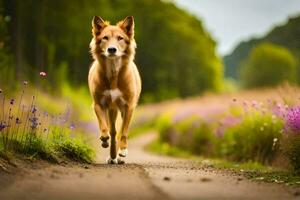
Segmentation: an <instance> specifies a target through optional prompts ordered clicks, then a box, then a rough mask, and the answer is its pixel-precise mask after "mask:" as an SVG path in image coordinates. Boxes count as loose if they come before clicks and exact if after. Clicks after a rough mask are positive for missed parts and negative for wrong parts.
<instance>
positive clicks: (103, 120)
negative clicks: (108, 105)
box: [94, 103, 109, 148]
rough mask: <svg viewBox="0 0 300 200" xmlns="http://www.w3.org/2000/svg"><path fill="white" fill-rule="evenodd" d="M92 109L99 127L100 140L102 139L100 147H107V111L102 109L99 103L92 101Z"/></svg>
mask: <svg viewBox="0 0 300 200" xmlns="http://www.w3.org/2000/svg"><path fill="white" fill-rule="evenodd" d="M94 110H95V113H96V115H97V118H98V123H99V128H100V132H101V134H100V140H101V141H102V147H103V148H107V147H108V146H109V144H108V140H109V132H108V122H107V111H106V110H104V109H103V108H102V107H101V105H100V104H97V103H94Z"/></svg>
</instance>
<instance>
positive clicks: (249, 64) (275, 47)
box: [224, 16, 300, 87]
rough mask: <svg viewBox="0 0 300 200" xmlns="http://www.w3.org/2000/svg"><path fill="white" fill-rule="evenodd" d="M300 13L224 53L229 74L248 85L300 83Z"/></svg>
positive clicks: (228, 75)
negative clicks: (266, 32) (227, 53)
mask: <svg viewBox="0 0 300 200" xmlns="http://www.w3.org/2000/svg"><path fill="white" fill-rule="evenodd" d="M299 27H300V16H298V17H293V18H290V19H289V20H288V22H287V23H286V24H284V25H280V26H277V27H275V28H273V29H272V30H271V31H270V32H269V33H268V34H266V35H265V36H263V37H260V38H254V39H251V40H249V41H246V42H241V43H240V44H239V45H238V46H237V47H236V48H235V49H234V50H233V52H232V53H231V54H230V55H227V56H225V57H224V64H225V75H226V76H227V77H231V78H234V79H237V80H238V81H239V82H240V83H242V84H243V85H244V86H246V87H259V86H272V85H276V84H280V83H282V82H284V81H289V82H292V83H296V82H298V83H300V37H299V35H300V28H299Z"/></svg>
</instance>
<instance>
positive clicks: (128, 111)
mask: <svg viewBox="0 0 300 200" xmlns="http://www.w3.org/2000/svg"><path fill="white" fill-rule="evenodd" d="M133 110H134V108H131V107H128V106H127V105H126V106H125V107H124V109H123V110H122V119H123V120H122V127H121V138H120V141H119V142H120V144H119V152H118V154H119V156H121V157H126V156H127V153H128V150H127V139H128V128H129V124H130V120H131V117H132V113H133Z"/></svg>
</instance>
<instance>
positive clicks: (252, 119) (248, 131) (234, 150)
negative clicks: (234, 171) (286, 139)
mask: <svg viewBox="0 0 300 200" xmlns="http://www.w3.org/2000/svg"><path fill="white" fill-rule="evenodd" d="M282 130H283V122H282V120H281V119H279V118H274V116H273V115H271V114H262V113H260V112H258V111H251V112H250V113H248V114H246V116H245V117H244V119H243V120H242V122H241V123H240V124H238V125H236V126H234V127H232V128H229V129H227V130H226V131H225V134H224V138H223V139H222V142H221V145H220V146H221V148H220V152H219V153H220V154H221V155H222V156H225V157H227V158H229V159H232V160H235V161H257V162H261V163H271V162H272V161H273V159H274V158H275V155H276V154H277V152H278V149H279V148H278V147H279V145H278V142H279V141H280V139H281V135H282V134H281V132H282Z"/></svg>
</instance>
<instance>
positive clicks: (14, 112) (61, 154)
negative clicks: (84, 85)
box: [0, 72, 94, 163]
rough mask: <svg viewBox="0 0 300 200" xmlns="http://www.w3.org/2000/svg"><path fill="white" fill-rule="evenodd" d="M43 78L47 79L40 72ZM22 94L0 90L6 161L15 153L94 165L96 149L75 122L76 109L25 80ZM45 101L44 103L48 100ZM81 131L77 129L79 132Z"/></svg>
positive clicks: (0, 134)
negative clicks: (14, 96)
mask: <svg viewBox="0 0 300 200" xmlns="http://www.w3.org/2000/svg"><path fill="white" fill-rule="evenodd" d="M40 76H41V77H40V79H44V78H45V77H46V73H45V72H41V73H40ZM21 88H22V89H21V92H20V93H18V94H15V95H16V96H17V98H12V97H9V96H10V95H13V94H12V93H10V92H9V91H5V90H0V101H1V105H0V108H1V109H0V110H1V113H0V154H1V156H2V157H4V158H9V157H14V156H15V155H16V154H18V155H23V156H25V157H31V158H33V157H36V158H40V159H45V160H48V161H51V162H59V161H60V160H65V159H68V160H72V161H78V162H83V163H91V162H93V158H94V150H93V148H92V147H91V145H90V144H89V141H88V136H87V135H83V134H82V133H81V131H80V129H79V128H78V127H76V125H75V121H72V112H73V109H72V107H71V106H68V105H67V104H66V105H65V107H64V106H62V102H57V101H58V100H56V101H51V98H50V99H49V98H47V96H46V97H45V93H44V92H43V93H42V92H39V91H38V90H32V89H30V87H29V85H28V82H27V81H24V82H23V84H22V86H21ZM45 99H46V101H43V100H45ZM48 104H49V105H51V104H54V105H57V107H55V108H54V109H51V106H50V107H49V108H48V109H45V110H44V109H40V107H39V105H42V106H41V107H47V105H48ZM77 129H78V130H77Z"/></svg>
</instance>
